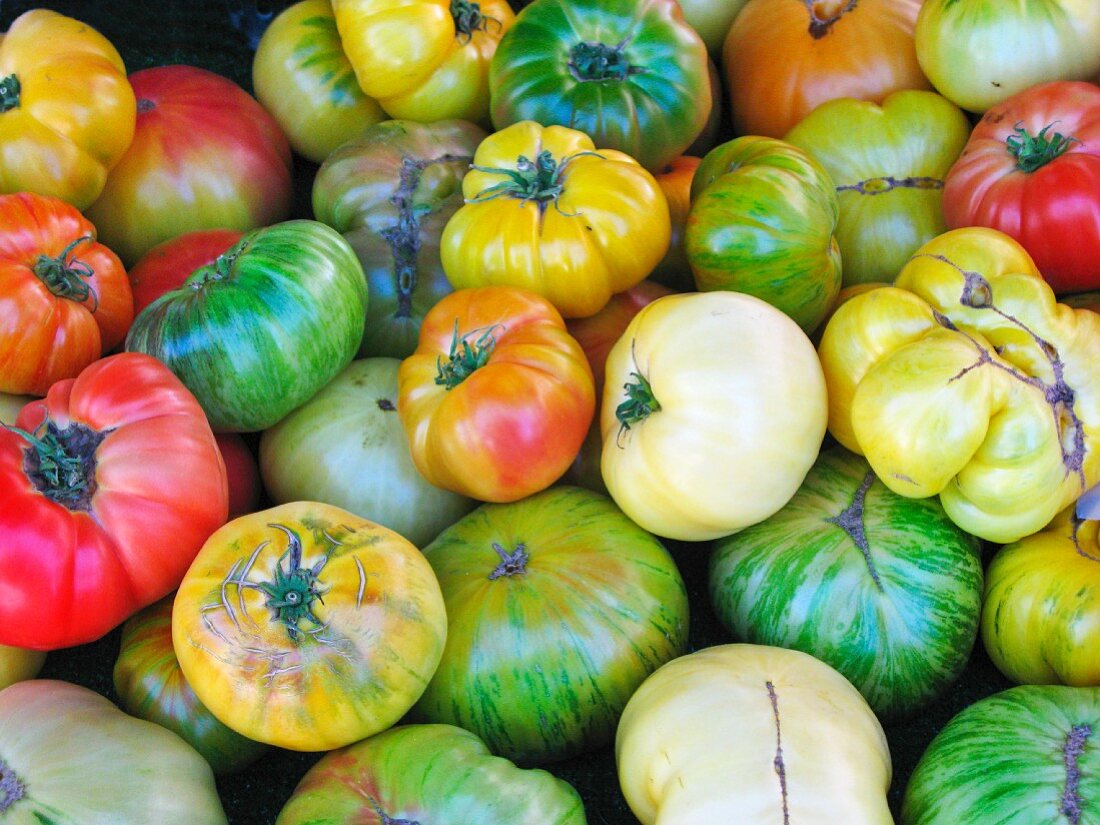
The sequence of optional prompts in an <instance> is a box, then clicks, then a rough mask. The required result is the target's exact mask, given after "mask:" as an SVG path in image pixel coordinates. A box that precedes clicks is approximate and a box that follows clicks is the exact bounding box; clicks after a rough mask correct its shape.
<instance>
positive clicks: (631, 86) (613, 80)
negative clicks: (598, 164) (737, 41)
mask: <svg viewBox="0 0 1100 825" xmlns="http://www.w3.org/2000/svg"><path fill="white" fill-rule="evenodd" d="M489 81H490V82H489V88H490V94H491V102H492V117H493V126H494V127H495V128H497V129H499V130H503V129H504V128H505V127H507V126H511V125H512V124H515V123H519V122H522V121H535V122H537V123H541V124H543V125H544V126H551V125H557V126H565V127H568V128H570V129H576V130H578V131H581V132H584V133H585V134H586V135H588V136H589V137H590V138H591V139H592V140H593V142H594V143H595V144H596V145H597V146H606V147H608V148H609V149H617V150H619V151H620V152H624V153H626V154H627V155H630V157H632V158H634V159H635V160H637V161H638V163H640V164H641V165H642V166H644V167H645V168H646V169H649V170H651V171H656V170H657V169H660V168H661V167H662V166H664V165H665V164H666V163H668V162H669V161H670V160H672V159H673V158H674V157H676V156H677V155H680V154H683V152H684V151H685V150H686V149H687V148H688V146H690V145H691V143H692V142H693V141H694V140H695V139H696V137H698V135H699V133H700V132H701V131H702V130H703V128H704V126H705V125H706V123H707V118H708V116H709V115H710V111H711V108H712V98H711V88H710V83H711V81H710V72H709V68H708V58H707V49H706V46H705V45H704V43H703V41H702V39H701V38H700V37H699V35H698V34H697V33H696V32H695V30H694V29H692V28H691V26H689V25H688V23H687V21H685V20H684V16H683V13H682V12H681V11H680V5H679V3H677V2H676V0H535V2H534V3H532V4H531V5H529V6H527V7H526V8H525V9H524V10H523V12H522V13H521V14H520V16H519V17H518V18H517V20H516V25H515V26H513V27H512V29H511V31H509V32H508V33H507V34H505V36H504V37H503V38H501V41H500V47H499V48H498V49H497V52H496V54H495V55H494V56H493V60H492V63H491V65H490V71H489ZM531 159H532V160H534V157H533V156H532V158H531ZM608 185H613V184H608Z"/></svg>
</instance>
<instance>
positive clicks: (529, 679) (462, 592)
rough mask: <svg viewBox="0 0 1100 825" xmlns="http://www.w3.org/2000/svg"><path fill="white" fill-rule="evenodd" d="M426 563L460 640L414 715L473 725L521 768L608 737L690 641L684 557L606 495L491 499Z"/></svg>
mask: <svg viewBox="0 0 1100 825" xmlns="http://www.w3.org/2000/svg"><path fill="white" fill-rule="evenodd" d="M424 557H425V558H426V559H427V560H428V563H429V564H431V566H432V569H433V570H434V571H435V574H436V577H437V578H438V579H439V586H440V589H441V590H442V591H443V600H444V602H445V603H446V605H447V620H448V628H447V644H446V646H445V647H444V649H443V658H442V659H441V660H440V663H439V667H438V668H437V669H436V672H435V675H433V676H432V679H431V681H430V682H429V683H428V687H427V689H425V691H424V693H423V695H422V696H421V697H420V699H419V700H418V701H417V703H416V706H415V707H414V708H413V717H414V718H416V719H417V720H419V721H425V722H443V723H448V724H452V725H458V726H459V727H462V728H465V729H466V730H470V731H473V732H474V733H475V734H477V735H478V736H479V737H480V738H481V739H483V740H484V741H485V744H486V745H488V746H489V750H491V751H492V752H493V753H495V754H496V755H498V756H504V757H506V758H508V759H512V760H514V761H516V762H518V763H520V764H527V765H530V764H539V763H542V762H547V761H552V760H560V759H565V758H568V757H570V756H575V755H577V754H579V753H584V752H587V751H590V750H594V749H596V748H600V747H603V746H604V745H606V744H608V743H609V742H610V741H611V739H612V738H613V736H614V734H615V725H616V724H617V723H618V720H619V714H620V713H622V709H623V706H624V705H625V704H626V702H627V700H628V699H629V698H630V695H631V694H632V693H633V692H634V690H635V689H636V688H637V687H638V685H640V684H641V683H642V681H643V680H644V679H645V678H646V676H648V675H649V674H650V673H652V672H653V671H654V670H656V669H657V668H658V667H660V666H661V665H662V664H664V663H665V662H667V661H669V660H670V659H673V658H675V657H676V656H679V655H681V654H683V653H684V652H685V650H686V649H687V631H688V599H687V591H686V590H685V588H684V582H683V580H682V579H681V577H680V573H679V571H678V570H677V568H676V564H675V562H674V561H673V560H672V556H670V555H669V553H668V551H667V550H665V548H664V546H662V544H661V542H659V541H658V540H657V539H656V538H654V537H653V536H652V535H650V534H649V533H647V532H646V531H645V530H643V529H642V528H641V527H639V526H638V525H637V524H635V523H634V522H633V521H631V520H630V519H629V518H627V517H626V515H625V514H623V512H622V511H621V510H620V509H619V508H618V507H616V506H615V504H614V503H613V502H612V501H611V500H610V499H609V498H608V497H607V496H605V495H601V494H600V493H595V492H592V491H591V490H584V489H581V488H579V487H568V486H556V487H552V488H550V489H549V490H543V491H542V492H539V493H536V494H534V495H531V496H528V497H527V498H525V499H523V500H522V501H516V502H512V503H510V504H484V505H482V506H481V507H479V508H478V509H477V510H475V511H474V512H472V513H471V514H470V515H468V516H466V517H464V518H462V519H460V520H459V521H458V522H456V523H455V524H453V525H452V526H450V527H448V528H447V529H446V530H444V531H443V532H442V533H440V534H439V536H438V537H436V539H435V541H433V542H432V543H431V544H429V545H428V546H427V547H425V548H424Z"/></svg>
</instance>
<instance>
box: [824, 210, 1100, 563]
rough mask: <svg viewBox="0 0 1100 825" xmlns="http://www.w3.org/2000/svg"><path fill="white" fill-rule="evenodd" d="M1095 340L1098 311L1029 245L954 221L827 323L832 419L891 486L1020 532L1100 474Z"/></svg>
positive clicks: (955, 515) (982, 523)
mask: <svg viewBox="0 0 1100 825" xmlns="http://www.w3.org/2000/svg"><path fill="white" fill-rule="evenodd" d="M1098 349H1100V315H1097V314H1096V313H1094V312H1091V311H1089V310H1084V309H1074V308H1071V307H1069V306H1066V305H1064V304H1059V303H1057V302H1056V300H1055V296H1054V293H1053V292H1052V291H1051V289H1050V287H1049V286H1048V285H1047V283H1046V282H1045V281H1044V280H1043V279H1042V277H1041V276H1040V275H1039V272H1038V270H1037V269H1036V268H1035V265H1034V263H1033V261H1032V260H1031V258H1030V256H1029V255H1028V254H1027V252H1026V251H1025V250H1024V249H1023V247H1021V246H1020V245H1019V244H1018V243H1016V242H1015V241H1014V240H1012V239H1011V238H1010V237H1008V236H1007V235H1004V234H1003V233H1000V232H998V231H996V230H992V229H985V228H981V227H969V228H964V229H956V230H952V231H950V232H946V233H944V234H942V235H939V236H938V237H936V238H934V239H933V240H931V241H929V242H928V243H926V244H924V245H923V246H922V247H921V248H920V249H918V250H917V252H916V253H915V254H914V255H913V257H912V258H911V259H910V261H909V263H907V264H906V265H905V267H904V268H903V269H902V271H901V273H900V274H899V275H898V278H897V280H896V281H895V282H894V285H893V286H890V287H881V288H879V289H873V290H870V291H868V292H865V293H863V294H860V295H856V296H855V297H853V298H852V299H851V300H849V301H847V302H846V303H844V304H842V305H841V306H840V307H839V308H838V309H837V310H836V313H835V314H834V315H833V316H832V318H831V319H830V320H829V323H828V326H826V328H825V331H824V333H823V334H822V337H821V344H820V346H819V349H818V352H819V355H820V356H821V363H822V366H823V368H824V370H825V376H826V382H827V386H828V392H829V431H830V432H831V433H832V435H833V436H834V437H835V438H836V439H837V441H839V442H840V443H841V444H843V445H844V446H845V447H847V448H848V449H850V450H852V451H854V452H858V453H861V454H863V455H865V456H866V457H867V460H868V461H869V462H870V464H871V466H872V468H874V470H875V473H876V474H877V475H878V476H879V478H881V479H882V481H883V483H884V484H886V486H888V487H889V488H890V489H891V490H893V491H894V492H896V493H898V494H900V495H903V496H910V497H914V498H921V497H925V496H933V495H938V496H940V501H941V503H942V504H943V506H944V509H945V511H946V512H947V514H948V516H949V517H950V518H951V519H952V520H953V521H954V522H955V523H956V524H958V525H959V526H960V527H962V528H963V529H964V530H966V531H967V532H969V533H971V534H973V535H976V536H978V537H980V538H983V539H986V540H988V541H992V542H998V543H1007V542H1012V541H1016V540H1017V539H1019V538H1021V537H1023V536H1026V535H1030V534H1031V533H1034V532H1036V531H1038V530H1040V529H1041V528H1042V527H1043V526H1045V525H1046V524H1047V523H1048V522H1049V521H1050V520H1051V519H1052V518H1054V516H1055V515H1056V514H1057V513H1058V512H1059V511H1060V510H1062V508H1064V507H1066V506H1067V505H1068V504H1070V503H1071V502H1073V501H1074V500H1076V499H1077V497H1078V496H1080V495H1081V494H1082V493H1083V492H1084V491H1085V490H1087V489H1089V488H1090V487H1092V486H1093V485H1094V484H1096V482H1097V481H1098V480H1100V452H1098V450H1097V438H1098V437H1100V380H1098V379H1097V377H1096V372H1095V366H1094V365H1095V355H1096V352H1097V351H1098Z"/></svg>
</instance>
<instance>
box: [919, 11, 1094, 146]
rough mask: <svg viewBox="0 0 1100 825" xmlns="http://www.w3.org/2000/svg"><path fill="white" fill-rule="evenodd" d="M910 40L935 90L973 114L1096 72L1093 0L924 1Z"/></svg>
mask: <svg viewBox="0 0 1100 825" xmlns="http://www.w3.org/2000/svg"><path fill="white" fill-rule="evenodd" d="M914 35H915V41H916V49H917V58H918V60H920V65H921V69H923V71H924V73H925V74H926V75H927V76H928V78H929V79H930V80H931V81H932V83H934V84H935V86H936V90H937V91H939V93H940V94H942V95H943V96H944V97H946V98H947V99H948V100H950V101H952V102H954V103H956V104H958V105H959V106H961V107H962V108H964V109H968V110H969V111H972V112H984V111H985V110H986V109H988V108H989V107H991V106H993V105H995V104H997V103H1000V102H1001V101H1002V100H1004V99H1005V98H1008V97H1010V96H1012V95H1014V94H1017V93H1019V92H1022V91H1023V90H1024V89H1026V88H1028V87H1029V86H1035V85H1038V84H1040V83H1045V82H1047V81H1050V80H1089V79H1091V78H1092V77H1093V76H1095V75H1096V72H1097V71H1100V47H1098V46H1097V44H1098V43H1100V3H1097V2H1096V0H1012V2H1005V0H925V2H924V3H923V5H922V6H921V10H920V15H919V16H918V17H917V24H916V30H915V33H914ZM1007 126H1008V127H1009V128H1011V127H1012V124H1011V123H1009V124H1007Z"/></svg>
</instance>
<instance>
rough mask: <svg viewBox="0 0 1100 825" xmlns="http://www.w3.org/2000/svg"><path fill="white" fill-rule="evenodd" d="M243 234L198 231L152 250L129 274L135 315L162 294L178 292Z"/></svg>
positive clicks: (221, 231)
mask: <svg viewBox="0 0 1100 825" xmlns="http://www.w3.org/2000/svg"><path fill="white" fill-rule="evenodd" d="M243 234H244V233H243V232H238V231H237V230H236V229H198V230H195V231H194V232H184V233H183V234H182V235H177V236H176V237H174V238H172V239H171V240H168V241H164V242H163V243H159V244H157V245H156V246H154V247H153V248H152V249H150V250H149V251H148V252H146V253H145V254H144V255H142V256H141V259H140V260H139V261H138V262H137V263H136V264H134V265H133V266H132V267H131V268H130V271H129V273H128V277H129V279H130V289H131V290H132V291H133V293H134V315H138V314H139V313H140V312H141V311H142V310H143V309H145V307H147V306H149V304H151V303H153V301H155V300H156V299H157V298H159V297H160V296H161V295H163V294H164V293H165V292H171V291H172V290H173V289H179V288H180V287H181V286H183V282H184V281H186V280H187V279H188V278H189V277H190V276H191V273H192V272H194V271H195V270H196V269H198V268H199V267H200V266H210V264H212V263H214V261H216V260H217V259H218V256H219V255H221V254H222V253H223V252H225V251H226V250H228V249H229V247H231V246H233V244H235V243H236V242H237V241H239V240H240V239H241V236H242V235H243Z"/></svg>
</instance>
